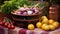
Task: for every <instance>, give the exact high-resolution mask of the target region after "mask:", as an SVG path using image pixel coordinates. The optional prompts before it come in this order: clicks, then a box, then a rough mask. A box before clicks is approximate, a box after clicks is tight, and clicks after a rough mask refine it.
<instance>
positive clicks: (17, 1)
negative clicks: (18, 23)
mask: <svg viewBox="0 0 60 34" xmlns="http://www.w3.org/2000/svg"><path fill="white" fill-rule="evenodd" d="M24 4H25V5H27V6H33V5H35V2H29V1H28V0H10V1H4V4H3V5H2V6H1V9H2V13H4V14H9V13H10V12H11V11H12V10H15V9H18V8H20V7H22V6H24ZM39 6H40V7H42V6H43V4H40V5H39Z"/></svg>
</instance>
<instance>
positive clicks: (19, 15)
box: [11, 12, 41, 16]
mask: <svg viewBox="0 0 60 34" xmlns="http://www.w3.org/2000/svg"><path fill="white" fill-rule="evenodd" d="M11 14H12V15H17V16H37V15H40V14H41V12H38V13H37V14H32V15H18V14H13V12H11Z"/></svg>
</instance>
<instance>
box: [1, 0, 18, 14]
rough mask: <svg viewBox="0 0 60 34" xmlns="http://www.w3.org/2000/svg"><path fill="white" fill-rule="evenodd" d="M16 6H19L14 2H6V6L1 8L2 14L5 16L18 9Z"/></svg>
mask: <svg viewBox="0 0 60 34" xmlns="http://www.w3.org/2000/svg"><path fill="white" fill-rule="evenodd" d="M16 6H17V4H15V2H13V1H5V2H4V4H3V5H2V6H1V9H2V13H4V14H8V13H10V12H11V11H12V10H14V9H17V7H16Z"/></svg>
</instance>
